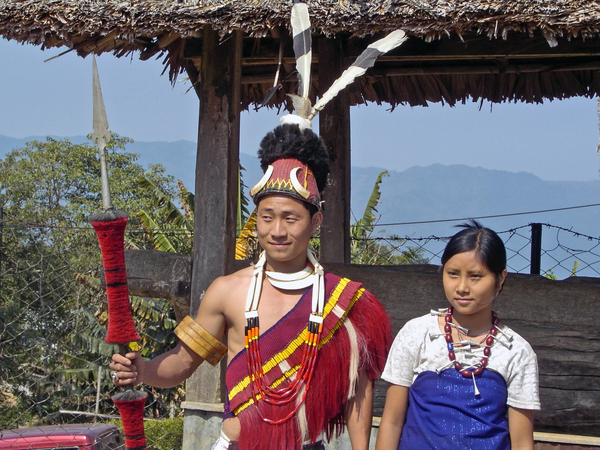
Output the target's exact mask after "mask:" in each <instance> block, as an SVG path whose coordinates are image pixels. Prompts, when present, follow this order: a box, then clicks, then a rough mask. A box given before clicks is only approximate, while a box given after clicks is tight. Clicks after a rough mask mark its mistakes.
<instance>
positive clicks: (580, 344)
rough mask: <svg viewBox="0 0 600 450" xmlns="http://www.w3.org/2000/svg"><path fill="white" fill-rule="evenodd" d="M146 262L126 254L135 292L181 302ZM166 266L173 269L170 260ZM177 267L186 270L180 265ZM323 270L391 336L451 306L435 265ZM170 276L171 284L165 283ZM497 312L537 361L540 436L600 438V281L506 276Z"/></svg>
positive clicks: (381, 389)
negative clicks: (365, 292)
mask: <svg viewBox="0 0 600 450" xmlns="http://www.w3.org/2000/svg"><path fill="white" fill-rule="evenodd" d="M132 253H133V254H132ZM144 255H145V252H140V251H136V252H126V260H127V271H128V277H129V280H130V292H131V293H132V294H134V295H144V293H150V292H152V293H153V295H156V294H157V292H159V291H161V290H166V287H167V286H171V285H172V286H178V287H179V290H177V289H171V290H170V291H169V292H170V294H169V295H170V296H171V298H173V297H174V295H173V292H178V295H181V294H182V290H181V287H182V286H185V285H186V283H188V282H189V281H186V276H189V275H186V274H185V273H184V271H183V270H180V271H178V272H177V273H175V271H169V270H167V269H164V268H163V269H160V268H159V266H160V264H159V262H158V259H159V258H155V259H154V260H153V261H154V262H153V263H152V264H151V265H149V264H146V263H142V261H144V260H145V261H148V259H147V257H146V256H144ZM169 258H172V257H171V256H170V257H169ZM178 261H179V260H178ZM164 262H165V264H172V263H173V261H172V260H171V259H168V258H165V259H164ZM178 264H180V265H179V266H178V267H179V268H182V267H184V265H183V264H182V262H181V261H179V262H178ZM325 267H326V269H327V270H330V271H332V272H334V273H337V274H340V275H343V276H347V277H348V278H351V279H354V280H358V281H362V282H363V284H364V285H365V287H366V288H367V289H369V290H370V291H372V292H373V293H374V294H375V295H376V296H377V297H378V298H379V299H380V301H381V302H382V303H383V305H384V307H385V308H386V310H387V311H388V314H389V316H390V320H391V323H392V328H393V333H394V335H395V334H396V333H397V332H398V330H399V329H400V328H401V327H402V325H404V323H406V322H407V321H408V320H409V319H411V318H413V317H418V316H420V315H423V314H426V313H428V312H429V310H430V309H432V308H437V307H445V306H447V301H446V300H445V297H444V294H443V290H442V284H441V276H440V274H439V268H438V267H437V266H430V265H422V266H420V265H415V266H357V265H349V264H325ZM161 274H163V275H161ZM167 274H171V275H172V278H171V279H169V280H165V279H162V280H161V279H160V277H161V276H164V275H167ZM144 283H145V284H144ZM159 285H160V286H159ZM138 286H139V289H138ZM144 286H145V287H144ZM152 286H153V287H152ZM151 287H152V289H151ZM175 304H177V302H175ZM495 309H496V310H497V312H498V314H499V316H500V318H501V320H502V321H503V322H504V323H506V324H507V325H508V326H510V327H511V328H513V329H514V330H515V331H517V332H518V333H519V334H521V335H522V336H523V337H524V338H525V339H527V340H528V341H529V343H530V344H531V345H532V347H533V348H534V350H535V351H536V353H537V355H538V361H539V368H540V395H541V400H542V411H540V412H537V413H536V416H535V429H536V431H546V432H555V433H563V434H581V435H591V436H600V279H595V278H574V279H569V280H564V281H551V280H547V279H545V278H544V277H541V276H535V275H519V274H509V275H508V278H507V282H506V284H505V287H504V289H503V292H502V294H501V295H500V297H499V298H498V300H497V305H496V307H495ZM385 389H386V386H385V383H382V382H378V383H377V388H376V391H375V411H374V415H375V416H378V415H381V411H382V407H383V403H384V400H385Z"/></svg>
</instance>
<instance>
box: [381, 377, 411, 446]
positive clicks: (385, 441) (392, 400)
mask: <svg viewBox="0 0 600 450" xmlns="http://www.w3.org/2000/svg"><path fill="white" fill-rule="evenodd" d="M407 408H408V388H407V387H404V386H397V385H395V384H390V385H389V386H388V390H387V394H386V396H385V407H384V408H383V416H382V417H381V423H380V425H379V432H378V433H377V444H376V445H375V449H376V450H397V448H398V444H399V443H400V437H401V436H402V428H403V427H404V421H405V420H406V410H407Z"/></svg>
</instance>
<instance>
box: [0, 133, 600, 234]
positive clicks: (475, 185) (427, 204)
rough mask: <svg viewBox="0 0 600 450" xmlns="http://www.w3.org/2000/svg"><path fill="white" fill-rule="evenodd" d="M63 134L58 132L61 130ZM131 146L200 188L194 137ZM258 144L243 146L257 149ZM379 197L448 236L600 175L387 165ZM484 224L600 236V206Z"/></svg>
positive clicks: (367, 185)
mask: <svg viewBox="0 0 600 450" xmlns="http://www.w3.org/2000/svg"><path fill="white" fill-rule="evenodd" d="M56 138H57V139H60V138H59V137H56ZM34 139H37V140H41V141H45V136H44V137H28V138H26V139H16V138H10V137H6V136H0V158H1V157H3V156H4V154H5V153H6V152H7V151H10V150H11V149H13V148H17V147H20V146H23V145H24V144H25V142H28V141H31V140H34ZM69 139H70V140H71V142H73V143H82V142H86V141H87V139H86V138H85V137H84V136H74V137H69ZM127 150H128V151H130V152H135V153H138V154H139V155H140V159H139V163H140V164H142V165H144V166H147V165H148V164H150V163H160V164H163V165H164V166H165V168H166V171H167V173H168V174H171V175H173V176H175V177H176V178H177V179H181V180H182V181H183V183H184V184H185V185H186V186H187V187H188V188H189V189H190V190H193V189H194V169H195V158H196V157H195V155H196V143H194V142H190V141H177V142H135V143H133V144H130V145H128V146H127ZM254 151H255V149H242V152H252V153H253V152H254ZM240 160H241V164H242V166H243V167H244V168H245V169H246V172H244V175H243V177H244V181H245V184H246V185H248V186H250V187H251V186H252V185H253V183H254V182H256V181H257V180H259V179H260V177H261V176H262V171H261V170H260V167H259V165H258V161H257V159H256V158H255V157H254V156H251V155H249V154H247V153H241V154H240ZM382 170H384V168H380V167H353V168H352V209H353V211H354V214H355V216H356V217H360V216H362V213H363V210H364V207H365V205H366V202H367V200H368V197H369V195H370V193H371V190H372V188H373V183H374V182H375V180H376V178H377V175H378V174H379V173H380V172H381V171H382ZM381 191H382V195H381V203H380V205H378V207H377V210H378V213H379V215H380V219H379V222H380V224H393V223H407V222H434V223H418V224H407V225H397V226H392V225H385V226H382V227H380V229H382V230H385V231H382V232H380V234H383V235H390V234H396V235H399V236H429V235H437V236H440V235H441V236H447V235H450V234H453V233H454V232H455V229H454V228H453V226H454V225H455V224H456V223H457V222H436V221H441V220H447V219H458V218H467V217H481V216H493V215H505V214H514V213H525V212H530V211H539V210H547V209H558V208H566V207H572V206H578V205H590V204H597V203H600V180H598V181H545V180H541V179H540V178H538V177H536V176H535V175H532V174H530V173H526V172H518V173H513V172H506V171H499V170H489V169H483V168H481V167H468V166H465V165H453V166H443V165H441V164H433V165H431V166H427V167H411V168H410V169H407V170H405V171H403V172H396V171H389V177H386V178H384V180H383V183H382V185H381ZM482 222H483V223H484V224H485V225H488V226H490V227H493V228H495V229H497V230H498V231H503V230H508V229H511V228H515V227H519V226H522V225H527V224H528V223H530V222H542V223H550V224H552V225H556V226H560V227H563V228H569V229H571V228H572V229H573V230H574V231H577V232H579V233H582V234H587V235H590V236H594V237H597V236H600V206H598V207H589V208H581V209H570V210H565V211H555V212H547V213H543V214H521V215H516V216H508V217H496V218H488V219H482Z"/></svg>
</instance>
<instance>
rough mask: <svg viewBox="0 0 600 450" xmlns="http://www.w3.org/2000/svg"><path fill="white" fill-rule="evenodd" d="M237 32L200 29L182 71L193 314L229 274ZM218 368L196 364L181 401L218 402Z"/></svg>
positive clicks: (191, 438)
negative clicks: (190, 176)
mask: <svg viewBox="0 0 600 450" xmlns="http://www.w3.org/2000/svg"><path fill="white" fill-rule="evenodd" d="M241 50H242V34H241V32H234V33H232V35H231V37H230V38H229V39H227V40H225V41H223V42H219V36H218V34H217V33H216V32H215V31H213V30H212V29H211V28H210V27H205V29H204V35H203V38H202V65H201V70H200V73H198V72H197V70H196V68H195V66H194V65H193V64H188V66H187V67H186V69H187V70H188V74H189V75H190V79H191V80H193V83H194V87H195V90H196V93H197V94H198V97H199V99H200V120H199V127H198V153H197V159H196V184H195V194H196V195H195V205H194V211H195V214H194V236H195V239H194V250H193V255H192V287H191V305H190V315H191V316H192V317H194V316H195V315H196V312H197V310H198V307H199V305H200V302H201V301H202V296H203V295H204V293H205V292H206V290H207V289H208V287H209V286H210V284H211V283H212V282H213V281H214V280H215V279H216V278H217V277H219V276H222V275H225V274H228V273H231V272H232V269H233V261H234V249H235V231H236V229H235V228H236V207H237V191H238V187H237V186H238V170H239V130H240V128H239V127H240V108H239V105H240V86H241V84H240V77H241ZM224 368H225V364H224V363H223V364H221V367H216V368H214V367H212V366H210V365H208V364H203V365H201V366H200V367H199V368H198V370H196V372H195V373H194V374H193V375H192V377H191V378H189V379H188V381H187V384H186V399H187V400H188V401H191V402H206V403H215V402H221V401H223V395H224V386H223V383H222V379H223V378H222V374H223V373H224ZM197 420H200V419H199V418H198V417H197V416H195V415H194V413H193V412H190V413H189V414H188V413H187V412H186V417H185V420H184V430H187V431H184V440H183V449H184V450H192V449H200V448H204V447H203V445H206V443H203V442H202V439H201V436H198V434H197V433H196V432H194V431H193V429H194V427H195V425H196V421H197Z"/></svg>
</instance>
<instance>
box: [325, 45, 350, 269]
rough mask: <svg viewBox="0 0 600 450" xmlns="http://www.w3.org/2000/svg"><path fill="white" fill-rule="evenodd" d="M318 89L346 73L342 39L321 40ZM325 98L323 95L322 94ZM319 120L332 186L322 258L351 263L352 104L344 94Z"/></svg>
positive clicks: (327, 196)
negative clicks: (327, 153) (326, 151)
mask: <svg viewBox="0 0 600 450" xmlns="http://www.w3.org/2000/svg"><path fill="white" fill-rule="evenodd" d="M318 46H319V47H318V50H319V55H320V60H321V64H320V65H319V85H320V86H322V88H321V89H322V90H323V91H324V90H325V88H323V87H329V86H331V85H332V84H333V82H334V81H335V79H336V78H337V77H338V76H339V75H341V74H342V72H343V71H344V70H345V69H346V60H345V58H344V57H343V53H342V48H341V46H342V40H341V39H326V38H320V39H319V41H318ZM320 94H321V95H322V94H323V92H320ZM318 117H319V133H320V135H321V137H322V138H323V141H324V142H325V145H326V147H327V150H328V152H329V165H330V173H329V184H328V186H327V188H326V189H325V193H324V196H323V200H324V201H325V205H324V212H323V215H324V220H323V225H322V226H321V250H320V257H321V259H322V261H324V262H335V263H346V264H347V263H350V104H349V102H348V97H347V94H346V92H345V91H342V92H340V93H339V94H338V95H337V97H335V98H334V99H333V100H331V101H330V102H329V103H328V104H327V105H326V106H325V109H323V111H321V112H320V113H319V115H318Z"/></svg>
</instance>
